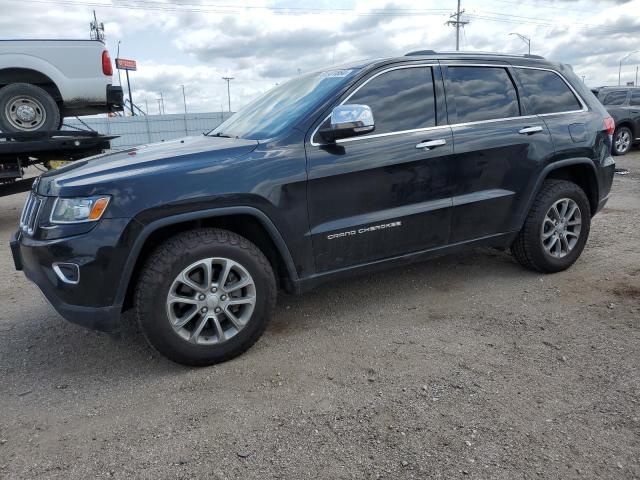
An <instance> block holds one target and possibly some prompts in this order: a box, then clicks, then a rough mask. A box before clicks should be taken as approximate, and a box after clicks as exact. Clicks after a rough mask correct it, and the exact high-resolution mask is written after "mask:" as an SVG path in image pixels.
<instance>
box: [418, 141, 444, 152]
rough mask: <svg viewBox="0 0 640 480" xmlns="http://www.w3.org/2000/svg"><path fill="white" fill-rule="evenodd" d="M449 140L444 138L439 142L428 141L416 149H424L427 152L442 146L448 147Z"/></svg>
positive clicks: (421, 143)
mask: <svg viewBox="0 0 640 480" xmlns="http://www.w3.org/2000/svg"><path fill="white" fill-rule="evenodd" d="M446 144H447V140H446V139H444V138H439V139H437V140H427V141H424V142H420V143H419V144H417V145H416V148H424V149H425V150H431V149H432V148H434V147H441V146H442V145H446Z"/></svg>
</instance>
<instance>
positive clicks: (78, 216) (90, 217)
mask: <svg viewBox="0 0 640 480" xmlns="http://www.w3.org/2000/svg"><path fill="white" fill-rule="evenodd" d="M109 198H110V197H85V198H57V199H56V203H54V205H53V209H52V210H51V219H50V220H51V223H82V222H96V221H98V220H100V217H102V214H103V213H104V211H105V210H106V209H107V205H108V204H109Z"/></svg>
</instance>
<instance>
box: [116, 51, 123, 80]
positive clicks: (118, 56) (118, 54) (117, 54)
mask: <svg viewBox="0 0 640 480" xmlns="http://www.w3.org/2000/svg"><path fill="white" fill-rule="evenodd" d="M121 43H122V40H118V53H116V59H118V58H120V44H121ZM117 70H118V85H120V86H122V79H121V78H120V69H119V68H118V69H117Z"/></svg>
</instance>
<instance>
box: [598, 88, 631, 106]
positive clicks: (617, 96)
mask: <svg viewBox="0 0 640 480" xmlns="http://www.w3.org/2000/svg"><path fill="white" fill-rule="evenodd" d="M626 99H627V92H626V90H616V91H614V92H609V93H607V94H606V95H605V96H604V100H602V104H603V105H622V104H624V101H625V100H626Z"/></svg>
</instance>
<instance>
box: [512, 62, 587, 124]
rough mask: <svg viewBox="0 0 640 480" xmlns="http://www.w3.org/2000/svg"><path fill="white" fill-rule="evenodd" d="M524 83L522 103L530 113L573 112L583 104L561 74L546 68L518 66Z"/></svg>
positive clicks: (521, 81)
mask: <svg viewBox="0 0 640 480" xmlns="http://www.w3.org/2000/svg"><path fill="white" fill-rule="evenodd" d="M517 75H518V79H519V80H520V83H521V84H522V95H521V98H522V104H523V105H524V107H525V109H526V112H527V114H528V115H539V114H542V113H557V112H571V111H573V110H580V109H581V108H582V106H581V105H580V102H578V99H577V98H576V96H575V95H574V94H573V92H572V91H571V89H570V88H569V86H568V85H567V84H566V82H565V81H564V80H562V78H560V76H559V75H557V74H555V73H553V72H549V71H546V70H534V69H531V68H518V69H517Z"/></svg>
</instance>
